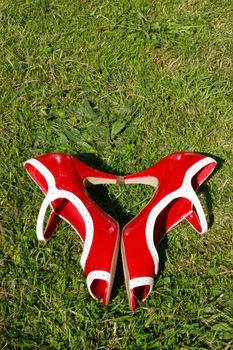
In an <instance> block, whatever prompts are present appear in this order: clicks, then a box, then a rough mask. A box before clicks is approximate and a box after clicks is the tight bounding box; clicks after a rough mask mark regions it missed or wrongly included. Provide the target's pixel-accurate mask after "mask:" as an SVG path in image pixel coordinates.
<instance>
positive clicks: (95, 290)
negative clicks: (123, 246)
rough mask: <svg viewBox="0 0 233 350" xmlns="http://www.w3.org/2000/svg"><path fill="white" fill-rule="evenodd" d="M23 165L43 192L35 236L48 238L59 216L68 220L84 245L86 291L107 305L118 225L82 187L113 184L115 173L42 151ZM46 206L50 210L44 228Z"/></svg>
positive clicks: (117, 240)
mask: <svg viewBox="0 0 233 350" xmlns="http://www.w3.org/2000/svg"><path fill="white" fill-rule="evenodd" d="M24 166H25V168H26V170H27V172H28V174H29V175H30V176H31V178H32V179H33V180H34V182H35V183H36V184H37V185H38V186H39V187H40V189H41V190H42V192H43V193H44V195H45V198H44V201H43V203H42V205H41V209H40V211H39V215H38V219H37V226H36V232H37V237H38V239H39V240H48V239H49V238H50V237H51V236H52V234H53V233H54V232H55V231H56V229H57V227H58V226H59V224H60V222H61V221H62V219H64V220H65V221H67V222H68V223H69V224H70V225H71V226H72V227H73V228H74V230H75V231H76V232H77V234H78V235H79V236H80V237H81V239H82V241H83V244H84V246H83V253H82V256H81V260H80V262H81V266H82V268H83V270H84V271H85V274H86V278H87V286H88V290H89V292H90V294H91V295H92V297H93V298H95V299H102V302H103V304H104V305H106V304H107V303H108V301H109V298H110V293H111V289H112V284H113V279H114V275H115V270H116V262H117V255H118V247H119V226H118V223H117V222H116V221H115V220H114V219H113V218H111V217H110V216H109V215H107V214H106V213H105V212H104V211H103V210H102V209H101V208H99V207H98V206H97V205H96V204H95V203H94V202H93V200H92V199H91V198H90V196H89V195H88V192H87V191H86V188H85V186H87V185H90V184H109V183H116V182H117V176H115V175H111V174H106V173H104V172H101V171H98V170H95V169H92V168H91V167H89V166H87V165H85V164H83V163H82V162H81V161H79V160H77V159H76V158H74V157H71V156H69V155H66V154H45V155H42V156H39V157H36V158H34V159H30V160H28V161H26V162H25V163H24ZM48 206H51V207H52V213H51V215H50V217H49V220H48V224H47V226H46V228H45V231H44V230H43V222H44V217H45V214H46V211H47V208H48Z"/></svg>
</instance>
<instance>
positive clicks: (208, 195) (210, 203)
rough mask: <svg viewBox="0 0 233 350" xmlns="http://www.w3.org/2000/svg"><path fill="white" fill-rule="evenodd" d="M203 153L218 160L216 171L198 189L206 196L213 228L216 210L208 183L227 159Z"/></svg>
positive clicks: (210, 222)
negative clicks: (214, 209)
mask: <svg viewBox="0 0 233 350" xmlns="http://www.w3.org/2000/svg"><path fill="white" fill-rule="evenodd" d="M202 154H203V155H205V156H207V157H211V158H213V159H215V160H216V162H217V165H216V167H215V169H214V171H213V172H212V173H211V174H210V175H209V177H208V179H206V181H205V182H204V183H203V184H202V185H201V188H200V191H198V192H200V193H203V195H204V197H205V202H206V210H207V221H208V228H211V227H212V226H213V223H214V212H213V200H212V197H211V192H210V188H209V185H208V181H209V180H210V179H211V178H212V176H214V175H215V173H216V172H217V171H218V170H219V169H221V168H222V167H223V165H224V163H225V160H224V159H223V158H220V157H218V156H216V155H213V154H211V153H202Z"/></svg>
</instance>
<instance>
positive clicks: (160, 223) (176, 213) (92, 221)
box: [24, 152, 216, 310]
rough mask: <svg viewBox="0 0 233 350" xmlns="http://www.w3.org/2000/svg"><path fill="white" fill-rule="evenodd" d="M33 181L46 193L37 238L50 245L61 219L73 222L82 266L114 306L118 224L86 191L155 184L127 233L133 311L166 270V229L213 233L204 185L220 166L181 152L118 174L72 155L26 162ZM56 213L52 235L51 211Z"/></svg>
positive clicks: (95, 292) (93, 287)
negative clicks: (185, 226)
mask: <svg viewBox="0 0 233 350" xmlns="http://www.w3.org/2000/svg"><path fill="white" fill-rule="evenodd" d="M24 165H25V168H26V170H27V172H28V173H29V175H30V176H31V178H32V179H33V180H34V181H35V182H36V184H37V185H38V186H39V187H40V189H41V190H42V192H43V193H44V194H45V199H44V201H43V203H42V206H41V209H40V212H39V215H38V219H37V227H36V231H37V237H38V239H39V240H48V239H49V238H50V237H51V236H52V234H53V233H54V232H55V230H56V228H57V227H58V225H59V224H60V222H61V220H62V219H64V220H65V221H67V222H68V223H69V224H70V225H71V226H72V227H73V228H74V229H75V231H76V232H77V233H78V235H79V236H80V237H81V239H82V241H83V244H84V245H83V252H82V255H81V266H82V268H83V270H84V271H85V274H86V279H87V287H88V290H89V292H90V294H91V295H92V297H93V298H95V299H102V302H103V304H104V305H106V304H107V303H108V301H109V298H110V294H111V289H112V285H113V279H114V275H115V271H116V262H117V256H118V250H119V241H120V232H119V225H118V223H117V222H116V221H115V220H114V219H113V218H112V217H110V216H109V215H108V214H106V213H105V212H104V211H103V210H102V209H101V208H99V207H98V206H97V205H96V203H95V202H94V201H93V200H92V199H91V198H90V196H89V194H88V192H87V190H86V187H87V186H88V185H97V184H147V185H151V186H153V187H155V188H156V190H155V193H154V195H153V197H152V198H151V200H150V201H149V203H148V204H147V205H146V206H145V207H144V208H143V209H142V210H141V211H140V213H139V214H138V215H137V216H136V217H135V218H133V219H132V220H131V221H130V222H129V223H128V224H127V225H126V226H125V227H124V228H123V232H122V237H121V253H122V260H123V267H124V275H125V281H126V287H127V294H128V298H129V304H130V308H131V309H133V310H134V309H135V308H136V307H137V303H138V301H144V300H145V299H146V298H147V296H148V294H149V293H150V291H151V289H152V286H153V281H154V275H156V274H157V272H158V267H159V256H158V253H157V250H156V247H157V246H158V244H159V242H160V241H161V239H162V238H163V236H164V235H165V233H166V232H168V231H169V230H170V229H171V228H172V227H173V226H175V225H176V224H178V223H179V222H180V221H181V220H183V219H185V220H187V221H188V222H189V223H190V224H191V225H192V226H193V227H194V229H195V230H196V231H197V232H199V233H203V232H205V231H206V230H207V222H206V219H205V214H204V212H203V209H202V207H201V204H200V202H199V199H198V197H197V195H196V190H197V188H198V187H199V186H200V185H201V184H202V182H203V181H204V180H205V179H206V178H207V177H208V176H209V175H210V174H211V173H212V171H213V170H214V168H215V166H216V161H215V160H214V159H212V158H210V157H206V156H203V155H201V154H198V153H188V152H180V153H173V154H171V155H168V156H167V157H165V158H163V159H162V160H161V161H159V162H158V163H156V164H155V165H153V166H151V167H150V168H148V169H146V170H143V171H140V172H138V173H136V174H131V175H126V176H117V175H112V174H107V173H104V172H101V171H98V170H95V169H93V168H91V167H89V166H87V165H85V164H83V163H82V162H81V161H79V160H78V159H76V158H74V157H71V156H69V155H66V154H45V155H42V156H39V157H36V158H34V159H30V160H28V161H26V162H25V164H24ZM49 205H51V207H52V212H51V215H50V217H49V220H48V223H47V226H46V228H45V230H44V229H43V222H44V216H45V213H46V210H47V207H48V206H49Z"/></svg>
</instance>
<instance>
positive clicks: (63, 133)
mask: <svg viewBox="0 0 233 350" xmlns="http://www.w3.org/2000/svg"><path fill="white" fill-rule="evenodd" d="M232 18H233V5H232V1H231V0H219V1H211V0H206V1H194V0H190V1H184V0H177V1H173V0H164V1H149V0H147V1H141V0H136V1H126V0H124V1H109V0H102V1H87V0H86V1H85V0H84V1H71V0H68V1H67V0H66V1H65V0H57V1H46V0H33V1H32V0H27V1H20V0H19V1H15V2H12V1H9V0H2V1H1V4H0V20H1V26H0V90H1V91H0V96H1V97H0V98H1V103H0V116H1V134H0V156H1V160H0V162H1V174H0V177H1V224H0V225H1V226H0V230H1V235H0V275H1V280H0V346H1V349H87V350H90V349H108V350H114V349H132V350H135V349H160V350H161V349H177V350H178V349H179V350H187V349H197V350H200V349H214V350H218V349H219V350H220V349H225V350H230V349H232V348H233V319H232V315H233V293H232V282H233V278H232V276H233V271H232V258H233V254H232V253H233V251H232V231H233V230H232V209H233V208H232V176H233V171H232V169H233V162H232V135H233V133H232V131H233V130H232V129H233V127H232V126H233V117H232V110H233V103H232V97H233V73H232V68H233V65H232V58H233V57H232V35H233V30H232ZM173 151H195V152H204V153H208V154H211V155H212V156H213V157H215V158H216V159H217V160H219V165H221V166H219V167H218V169H217V171H216V172H215V174H214V176H212V177H211V178H210V179H209V180H208V181H207V184H206V183H205V184H204V185H203V186H202V191H201V192H199V196H200V198H201V201H202V203H203V205H204V207H205V211H206V213H207V214H208V218H209V219H210V220H211V218H212V217H214V221H213V224H212V226H211V227H210V229H209V231H208V233H207V234H206V235H204V236H203V237H200V236H197V235H196V234H195V232H194V231H193V230H192V229H191V227H190V226H188V225H187V224H185V223H181V224H179V225H178V226H177V227H175V228H174V229H173V230H172V231H171V232H170V233H169V235H168V236H167V238H166V239H165V240H164V241H163V243H162V245H161V247H160V255H161V261H162V263H161V264H162V266H161V269H160V273H159V275H158V277H157V280H156V283H155V286H154V288H153V292H152V293H151V295H150V297H149V298H148V300H147V301H146V302H145V303H143V304H142V305H141V306H140V307H139V308H138V310H137V311H136V312H135V313H132V312H131V311H129V309H128V304H127V296H126V290H125V286H124V280H123V272H122V267H121V264H120V263H119V267H118V270H117V275H116V282H115V285H114V290H113V293H112V300H111V303H110V304H109V305H108V306H107V307H102V306H101V305H100V304H99V303H98V302H96V301H94V300H92V299H91V297H90V296H89V294H88V292H87V288H86V285H85V278H84V274H83V272H82V270H81V267H80V265H79V259H80V254H81V250H82V247H81V243H80V241H79V240H78V239H76V236H75V234H74V232H73V231H72V229H71V228H70V227H69V226H68V225H67V224H65V223H63V224H62V225H61V227H60V228H59V230H58V234H57V235H56V236H55V237H54V238H53V239H52V240H51V241H50V242H49V243H47V244H46V245H44V244H41V243H38V242H37V239H36V235H35V222H36V217H37V213H38V210H39V207H40V204H41V201H42V197H43V196H42V194H41V193H40V191H39V189H38V188H37V187H36V186H35V184H34V183H33V182H32V181H31V180H30V178H29V177H28V176H27V174H26V172H25V170H24V169H23V165H22V164H23V162H24V161H25V160H27V159H29V158H31V157H33V156H36V155H39V154H43V153H46V152H66V153H69V154H72V155H78V154H79V155H80V154H82V156H83V157H84V159H86V160H88V159H89V160H90V161H91V164H92V165H93V166H96V167H97V168H99V169H103V170H106V171H110V172H115V173H117V174H126V173H132V172H135V171H138V170H141V169H144V168H146V167H148V166H150V165H152V164H154V163H155V162H156V161H158V160H159V159H161V158H162V157H164V156H166V155H167V154H168V153H171V152H173ZM92 193H93V196H95V198H96V200H97V201H98V202H99V203H100V205H103V206H104V207H105V208H107V210H108V212H109V213H110V214H111V215H113V216H115V217H116V218H117V219H118V221H119V222H120V224H121V226H122V225H123V224H124V223H125V222H127V220H129V219H130V218H131V217H133V216H134V215H135V214H136V213H137V212H138V211H139V210H140V208H141V207H142V206H143V205H145V203H146V202H147V201H148V199H149V198H150V196H151V194H152V192H151V189H150V188H147V187H146V186H141V187H140V186H136V185H135V186H131V187H130V186H129V187H127V186H126V187H120V186H115V187H114V186H107V187H105V188H104V189H103V188H102V189H98V190H97V189H96V190H93V191H92ZM95 193H97V194H95Z"/></svg>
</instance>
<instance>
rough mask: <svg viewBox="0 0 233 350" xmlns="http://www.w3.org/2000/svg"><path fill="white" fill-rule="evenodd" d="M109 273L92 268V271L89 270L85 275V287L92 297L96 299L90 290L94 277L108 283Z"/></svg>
mask: <svg viewBox="0 0 233 350" xmlns="http://www.w3.org/2000/svg"><path fill="white" fill-rule="evenodd" d="M110 277H111V276H110V273H109V272H107V271H102V270H94V271H91V272H90V273H89V274H88V276H87V279H86V280H87V288H88V291H89V293H90V294H91V296H92V297H93V298H94V299H96V300H97V299H98V298H96V297H95V296H94V294H93V293H92V291H91V284H92V282H93V281H94V280H95V279H100V280H104V281H106V282H108V284H109V283H110Z"/></svg>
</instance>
